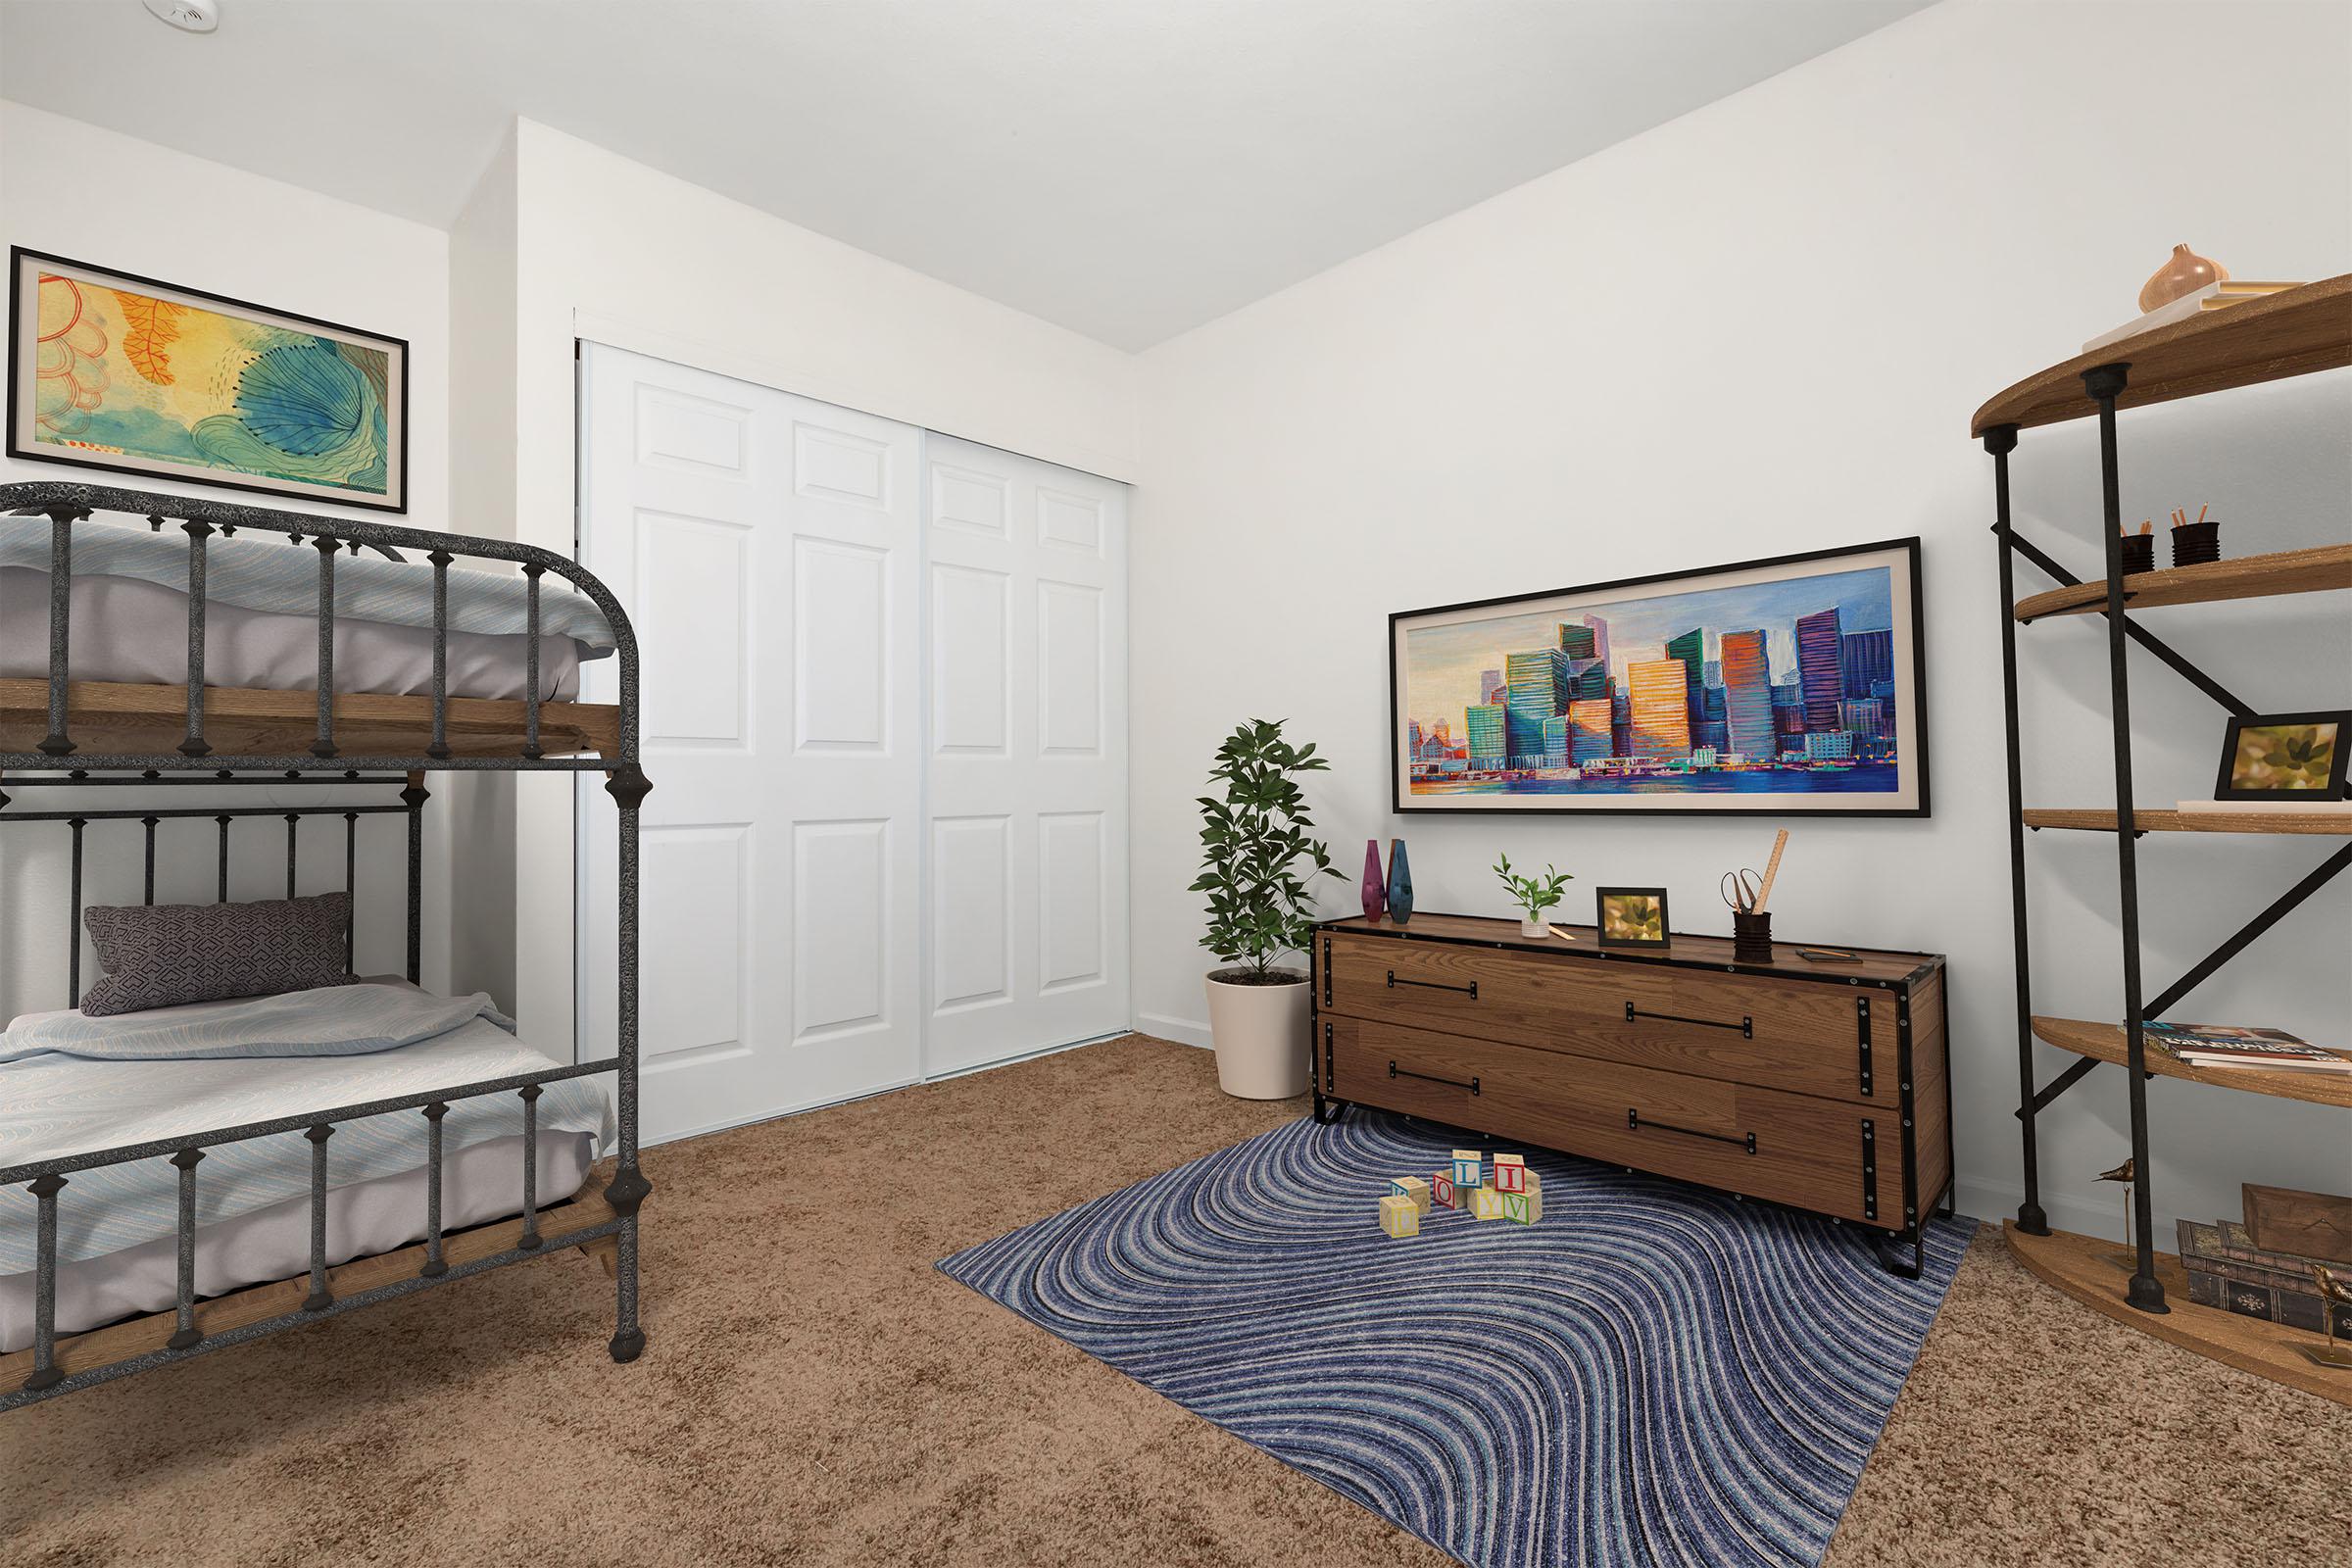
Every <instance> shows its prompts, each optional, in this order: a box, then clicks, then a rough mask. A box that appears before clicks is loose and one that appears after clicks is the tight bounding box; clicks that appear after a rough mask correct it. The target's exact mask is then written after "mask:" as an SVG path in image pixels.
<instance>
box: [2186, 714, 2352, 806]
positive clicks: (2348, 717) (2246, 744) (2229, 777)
mask: <svg viewBox="0 0 2352 1568" xmlns="http://www.w3.org/2000/svg"><path fill="white" fill-rule="evenodd" d="M2347 730H2352V710H2346V711H2335V712H2320V713H2246V714H2241V715H2237V716H2233V717H2231V718H2230V720H2229V735H2228V737H2227V739H2225V740H2224V741H2223V743H2222V772H2221V778H2220V781H2219V782H2218V783H2216V784H2215V785H2214V789H2213V798H2214V799H2215V800H2217V801H2272V802H2299V801H2340V800H2342V799H2343V798H2344V758H2345V738H2346V731H2347Z"/></svg>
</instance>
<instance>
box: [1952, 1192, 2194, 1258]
mask: <svg viewBox="0 0 2352 1568" xmlns="http://www.w3.org/2000/svg"><path fill="white" fill-rule="evenodd" d="M2111 1191H2112V1192H2113V1195H2114V1196H2113V1198H2112V1199H2111V1200H2110V1201H2107V1202H2094V1201H2089V1200H2086V1199H2082V1198H2072V1197H2069V1196H2067V1195H2066V1194H2064V1193H2053V1192H2051V1191H2050V1190H2049V1189H2048V1188H2047V1187H2044V1188H2043V1189H2042V1191H2041V1211H2042V1213H2043V1214H2045V1215H2047V1216H2048V1217H2049V1221H2050V1229H2052V1230H2054V1231H2073V1232H2074V1233H2075V1234H2076V1235H2077V1236H2089V1237H2095V1238H2096V1239H2098V1240H2100V1241H2103V1242H2116V1243H2119V1244H2120V1243H2121V1242H2122V1241H2123V1239H2124V1190H2123V1189H2122V1188H2121V1187H2116V1188H2113V1189H2111ZM2025 1196H2026V1190H2025V1188H2024V1186H2023V1185H2021V1184H2017V1183H2011V1182H1975V1181H1968V1180H1965V1179H1964V1180H1963V1181H1962V1182H1961V1183H1960V1212H1961V1213H1963V1214H1969V1215H1973V1216H1975V1217H1976V1218H1978V1219H1981V1220H1983V1221H1985V1224H1987V1225H1998V1224H1999V1223H2000V1222H2001V1221H2003V1220H2005V1219H2015V1218H2017V1205H2018V1204H2019V1203H2020V1202H2022V1201H2024V1200H2025ZM2179 1221H2180V1216H2179V1215H2177V1214H2172V1213H2168V1212H2167V1211H2166V1210H2164V1209H2163V1208H2161V1207H2159V1208H2158V1209H2157V1210H2156V1211H2155V1223H2156V1250H2158V1251H2160V1252H2169V1251H2172V1250H2174V1248H2175V1246H2176V1245H2177V1242H2176V1238H2177V1237H2178V1235H2179V1231H2180V1224H2179Z"/></svg>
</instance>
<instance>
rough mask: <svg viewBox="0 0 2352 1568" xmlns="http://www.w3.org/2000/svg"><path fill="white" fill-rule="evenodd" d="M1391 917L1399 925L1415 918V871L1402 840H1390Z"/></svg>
mask: <svg viewBox="0 0 2352 1568" xmlns="http://www.w3.org/2000/svg"><path fill="white" fill-rule="evenodd" d="M1389 917H1390V918H1391V919H1393V920H1395V921H1396V922H1397V924H1398V925H1402V924H1404V922H1405V921H1407V920H1410V919H1411V918H1412V917H1413V869H1412V866H1411V865H1410V864H1408V863H1407V862H1406V860H1405V858H1404V840H1402V839H1391V840H1389Z"/></svg>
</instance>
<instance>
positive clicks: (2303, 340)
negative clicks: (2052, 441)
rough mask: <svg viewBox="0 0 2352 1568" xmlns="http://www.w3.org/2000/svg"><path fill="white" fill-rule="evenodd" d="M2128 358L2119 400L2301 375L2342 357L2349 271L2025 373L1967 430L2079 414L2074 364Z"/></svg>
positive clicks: (2351, 321)
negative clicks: (2342, 274) (2032, 372)
mask: <svg viewBox="0 0 2352 1568" xmlns="http://www.w3.org/2000/svg"><path fill="white" fill-rule="evenodd" d="M2102 365H2129V366H2130V367H2131V370H2130V372H2129V374H2128V375H2127V377H2126V379H2125V383H2124V390H2123V392H2122V394H2121V395H2120V396H2118V397H2117V398H2116V400H2115V403H2116V407H2117V408H2119V409H2135V408H2139V407H2141V406H2143V405H2146V404H2150V403H2169V402H2171V401H2173V400H2174V399H2176V398H2193V397H2197V396H2200V395H2202V394H2204V393H2207V392H2223V391H2227V390H2229V388H2231V387H2239V386H2252V385H2254V384H2256V383H2257V382H2261V381H2277V380H2280V379H2282V378H2284V377H2286V376H2290V375H2309V374H2310V373H2312V372H2313V371H2315V370H2331V369H2334V368H2337V367H2339V366H2345V365H2352V273H2348V274H2346V275H2344V276H2341V277H2330V278H2327V279H2325V280H2323V281H2321V282H2317V283H2306V284H2304V285H2303V286H2302V287H2301V288H2290V289H2287V290H2284V291H2283V292H2281V293H2278V294H2270V295H2266V296H2264V297H2263V298H2261V299H2257V300H2249V301H2247V302H2246V303H2245V304H2243V305H2232V306H2229V307H2228V308H2227V309H2225V310H2219V311H2200V312H2199V313H2198V314H2197V315H2195V316H2192V317H2190V318H2189V319H2186V320H2184V321H2176V322H2173V323H2172V324H2171V325H2169V326H2160V327H2157V328H2156V329H2155V330H2154V331H2152V332H2142V333H2141V334H2139V336H2137V337H2130V338H2126V339H2124V340H2123V341H2122V342H2120V343H2110V344H2108V345H2107V346H2106V347H2105V348H2101V349H2094V350H2092V351H2091V352H2090V353H2088V354H2079V355H2077V356H2075V357H2074V358H2073V359H2071V360H2068V361H2066V362H2065V363H2064V364H2060V365H2053V366H2051V367H2050V368H2048V369H2046V370H2041V371H2038V372H2036V373H2034V374H2033V375H2030V376H2027V377H2026V378H2025V379H2024V380H2023V381H2020V382H2018V383H2017V384H2016V385H2015V386H2013V387H2011V388H2009V389H2008V390H2007V391H2005V392H2003V393H2001V394H2000V395H1999V396H1997V397H1995V398H1993V399H1992V401H1991V402H1989V403H1987V404H1985V406H1984V407H1983V408H1981V409H1979V410H1978V411H1977V413H1976V417H1975V418H1974V419H1972V420H1971V421H1970V422H1969V434H1970V435H1972V436H1981V435H1983V434H1984V433H1985V431H1986V430H1989V429H1991V428H1992V427H1993V426H1994V425H1999V424H2014V425H2016V426H2018V427H2019V428H2021V429H2030V428H2032V427H2033V426H2034V425H2037V424H2057V423H2060V422H2062V421H2064V420H2067V419H2081V418H2087V417H2089V416H2091V415H2093V414H2096V413H2098V411H2099V406H2098V405H2097V404H2096V403H2093V402H2092V401H2091V400H2090V397H2089V395H2088V394H2086V393H2085V392H2084V391H2083V390H2082V372H2083V371H2085V370H2090V369H2095V368H2098V367H2099V366H2102Z"/></svg>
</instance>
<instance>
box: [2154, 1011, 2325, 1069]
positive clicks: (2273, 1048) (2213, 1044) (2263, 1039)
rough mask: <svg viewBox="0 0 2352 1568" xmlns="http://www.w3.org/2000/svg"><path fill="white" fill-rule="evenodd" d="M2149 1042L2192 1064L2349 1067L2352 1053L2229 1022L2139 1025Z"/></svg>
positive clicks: (2197, 1065) (2275, 1031)
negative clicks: (2347, 1053)
mask: <svg viewBox="0 0 2352 1568" xmlns="http://www.w3.org/2000/svg"><path fill="white" fill-rule="evenodd" d="M2139 1029H2140V1036H2141V1038H2143V1039H2144V1040H2146V1041H2147V1043H2148V1044H2150V1045H2152V1046H2154V1047H2155V1048H2156V1049H2157V1050H2159V1051H2161V1052H2163V1053H2164V1054H2166V1055H2168V1056H2171V1057H2172V1058H2173V1059H2174V1060H2176V1061H2180V1062H2185V1063H2186V1064H2188V1065H2189V1066H2192V1067H2276V1068H2282V1069H2284V1070H2286V1071H2289V1072H2352V1056H2348V1055H2346V1054H2343V1053H2342V1052H2340V1051H2330V1050H2328V1049H2327V1047H2325V1046H2315V1045H2313V1044H2312V1043H2311V1042H2310V1041H2308V1040H2303V1039H2299V1038H2298V1037H2296V1036H2294V1035H2291V1034H2288V1033H2287V1032H2286V1031H2285V1030H2283V1029H2248V1028H2243V1027H2240V1026H2237V1025H2234V1024H2211V1023H2166V1022H2163V1021H2161V1020H2158V1019H2149V1020H2147V1021H2146V1022H2144V1023H2142V1024H2141V1025H2140V1026H2139Z"/></svg>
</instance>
